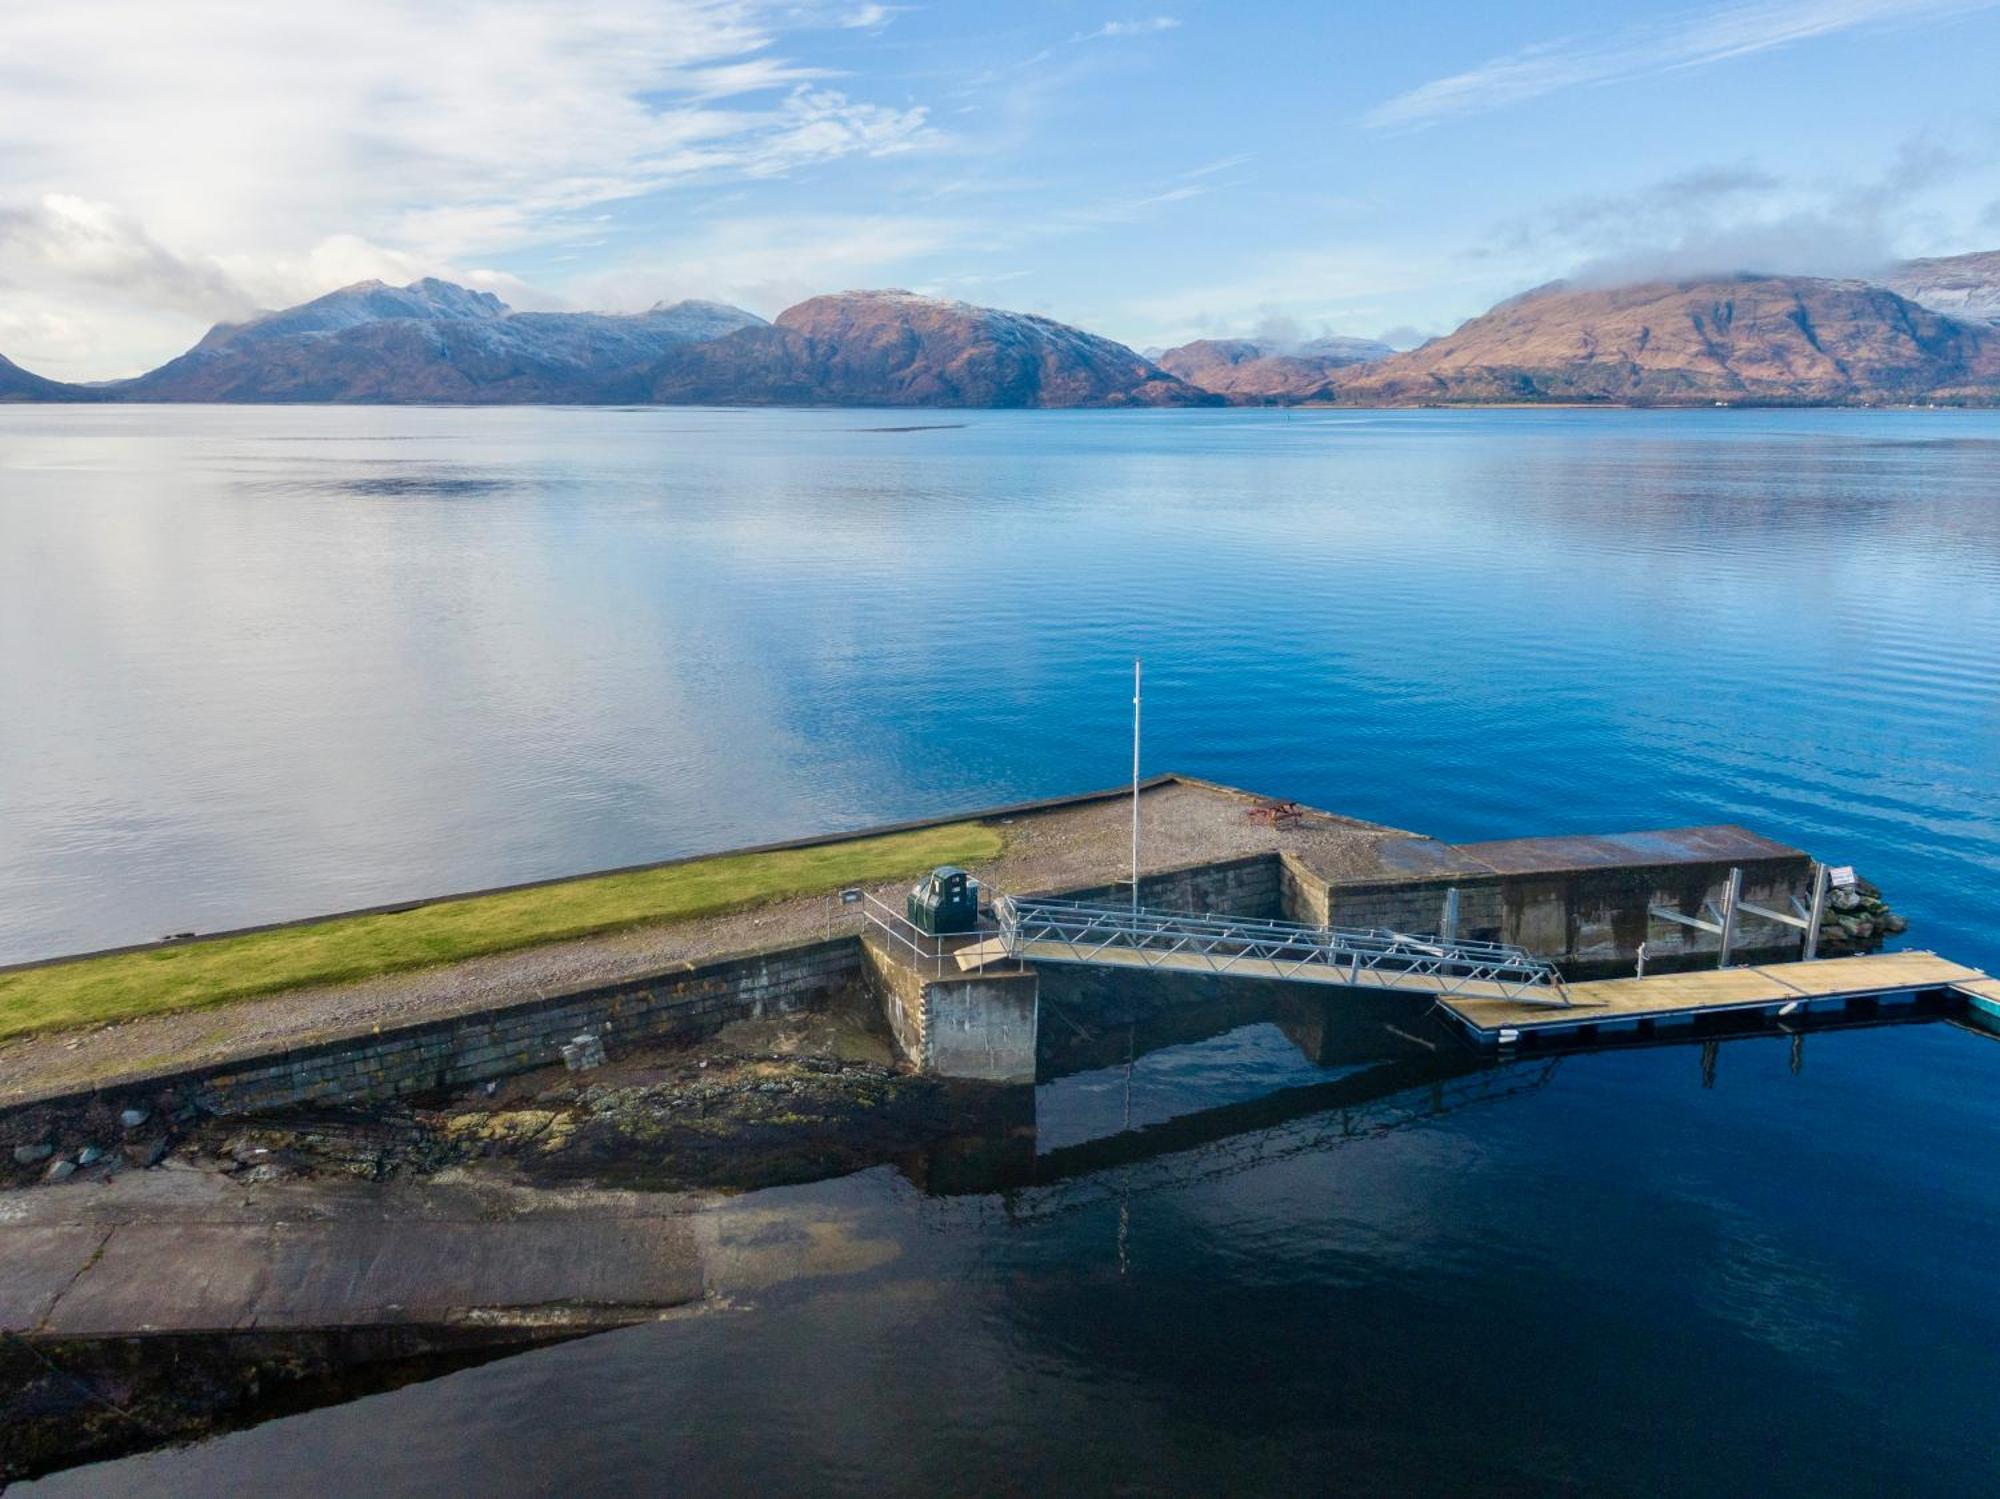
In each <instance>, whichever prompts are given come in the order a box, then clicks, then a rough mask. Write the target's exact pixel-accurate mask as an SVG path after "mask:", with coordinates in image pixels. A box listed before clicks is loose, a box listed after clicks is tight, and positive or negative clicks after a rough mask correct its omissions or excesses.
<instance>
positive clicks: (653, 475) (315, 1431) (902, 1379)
mask: <svg viewBox="0 0 2000 1499" xmlns="http://www.w3.org/2000/svg"><path fill="white" fill-rule="evenodd" d="M953 420H954V421H956V420H959V418H958V417H956V416H954V418H953ZM963 420H964V422H965V425H964V426H962V427H953V428H944V429H939V430H927V431H880V430H869V429H871V428H883V427H890V426H895V425H901V424H902V421H901V419H899V418H898V417H896V416H893V415H882V414H877V413H856V412H816V413H725V412H705V411H658V410H648V411H630V412H626V411H393V410H391V411H383V410H296V411H287V410H176V411H159V410H144V409H119V410H92V409H88V408H75V409H52V410H38V409H30V408H12V409H0V641H4V653H0V959H8V958H25V957H31V956H38V955H43V954H47V953H51V952H56V951H62V950H70V949H77V948H84V947H91V946H99V945H104V944H108V943H114V942H126V941H135V940H147V939H150V938H152V937H154V936H157V935H159V934H160V933H162V932H168V931H180V930H188V929H196V930H210V929H215V928H219V927H223V926H229V925H240V924H244V923H247V922H252V921H259V920H269V919H275V918H280V917H286V916H294V915H302V914H307V913H311V912H314V911H319V910H324V909H329V908H336V907H343V906H354V905H360V904H366V903H369V902H374V901H384V900H390V899H395V898H399V897H407V896H413V895H420V894H426V893H432V892H436V891H440V890H447V889H453V888H466V887H472V886H480V885H488V884H493V883H498V882H502V881H508V880H518V879H528V878H533V877H536V876H542V875H553V874H560V873H564V872H568V871H573V870H582V869H588V868H592V867H597V866H603V865H607V864H618V863H629V862H633V861H637V860H643V859H649V858H657V857H663V856H667V855H672V854H678V853H686V852H693V851H697V850H702V849H708V848H715V847H723V846H727V845H731V844H737V843H743V842H750V841H755V840H759V839H767V838H776V837H784V836H791V835H796V834H799V833H804V832H808V831H816V830H820V829H828V828H838V827H851V826H859V825H864V824H867V823H871V822H876V821H881V820H885V819H889V818H895V817H904V816H912V815H917V814H921V813H926V812H934V811H946V810H950V809H953V808H958V807H963V806H967V805H978V804H984V803H991V802H996V801H1002V800H1007V799H1012V798H1017V797H1024V796H1030V795H1036V794H1043V793H1056V792H1063V791H1070V790H1076V789H1080V788H1083V787H1091V786H1098V785H1105V784H1111V783H1115V782H1117V781H1118V780H1119V779H1120V778H1121V777H1122V776H1123V775H1124V774H1125V773H1126V769H1127V759H1126V757H1127V755H1128V753H1129V748H1128V744H1127V741H1126V739H1125V733H1126V713H1127V711H1128V709H1127V697H1128V695H1129V688H1128V684H1127V678H1126V674H1127V673H1128V672H1129V669H1130V660H1131V657H1132V656H1133V655H1134V654H1142V655H1144V657H1145V658H1146V661H1147V668H1148V688H1149V696H1148V722H1147V732H1148V746H1147V756H1146V759H1147V764H1148V768H1149V769H1153V770H1162V769H1168V768H1173V769H1181V770H1186V771H1190V772H1193V773H1197V774H1201V775H1206V776H1211V777H1214V778H1216V779H1220V780H1224V781H1229V782H1233V783H1237V784H1243V785H1248V786H1252V787H1255V788H1258V789H1261V790H1266V791H1270V792H1274V793H1280V794H1284V795H1289V796H1294V797H1297V798H1299V799H1301V800H1304V801H1308V802H1313V803H1316V804H1319V805H1321V806H1326V807H1331V808H1334V809H1337V810H1340V811H1345V812H1350V813H1354V814H1358V815H1360V816H1363V817H1368V818H1373V819H1377V820H1380V821H1384V822H1389V823H1393V824H1396V825H1399V826H1403V827H1409V828H1415V829H1420V830H1422V831H1425V832H1430V833H1435V834H1438V835H1441V836H1444V837H1447V838H1458V839H1466V838H1487V837H1500V836H1508V835H1515V834H1531V833H1554V832H1593V831H1610V830H1620V829H1633V828H1644V827H1657V826H1664V825H1672V824H1677V823H1690V822H1717V821H1735V822H1742V823H1745V824H1747V825H1749V826H1751V827H1754V828H1756V829H1758V830H1759V831H1762V832H1765V833H1768V834H1770V835H1772V836H1774V837H1778V838H1780V839H1784V840H1787V841H1790V842H1795V843H1798V844H1800V845H1802V846H1804V847H1806V848H1809V849H1811V850H1813V851H1814V852H1816V853H1819V854H1822V855H1824V856H1825V857H1827V858H1829V859H1831V860H1833V861H1834V862H1840V863H1854V864H1856V865H1858V866H1859V867H1860V868H1861V869H1862V871H1863V872H1864V873H1866V874H1868V875H1870V876H1871V877H1873V878H1874V879H1876V880H1877V881H1879V882H1880V883H1881V884H1882V885H1883V886H1885V887H1886V889H1887V890H1888V893H1889V895H1890V897H1891V899H1892V901H1893V903H1894V904H1895V905H1896V906H1897V908H1898V909H1900V910H1902V911H1904V912H1905V913H1906V914H1907V915H1908V916H1909V917H1910V918H1911V920H1912V923H1913V931H1912V934H1911V936H1910V938H1909V939H1908V940H1909V941H1910V942H1912V943H1916V944H1919V945H1923V946H1927V947H1934V948H1937V949H1939V950H1940V951H1943V952H1945V953H1947V954H1949V955H1951V956H1954V957H1958V958H1961V959H1963V960H1965V961H1969V962H1974V963H1981V964H1984V965H1987V966H1989V967H1991V966H1994V965H1995V964H2000V938H1996V935H1995V926H1996V920H2000V875H1996V868H2000V680H1996V678H2000V415H1994V414H1963V413H1922V412H1907V413H1833V412H1784V413H1751V412H1735V411H1726V412H1689V413H1671V414H1669V413H1611V412H1576V413H1564V412H1493V413H1432V412H1402V413H1316V414H1298V415H1294V416H1293V417H1291V418H1290V419H1287V418H1286V417H1285V416H1284V415H1283V414H1266V413H1259V412H1225V413H1158V414H1102V415H1099V414H1069V413H1063V414H998V413H973V414H968V415H966V416H965V417H964V418H963ZM1457 1060H1458V1061H1460V1062H1462V1059H1457ZM1352 1072H1353V1068H1352V1066H1351V1065H1350V1064H1349V1063H1347V1062H1343V1061H1342V1060H1341V1059H1340V1058H1338V1057H1331V1058H1330V1057H1328V1056H1326V1055H1323V1054H1321V1055H1315V1054H1313V1053H1312V1052H1311V1049H1310V1048H1308V1047H1304V1046H1302V1045H1301V1044H1300V1043H1298V1042H1297V1039H1296V1037H1295V1036H1292V1035H1290V1034H1288V1033H1287V1032H1286V1031H1284V1030H1283V1028H1281V1027H1279V1026H1276V1025H1274V1024H1272V1023H1269V1022H1258V1021H1254V1020H1253V1021H1249V1022H1247V1023H1245V1024H1242V1025H1237V1026H1234V1027H1231V1028H1228V1029H1224V1030H1222V1031H1221V1033H1219V1034H1218V1035H1215V1036H1213V1037H1211V1038H1209V1039H1207V1040H1205V1041H1195V1042H1189V1043H1185V1044H1179V1045H1174V1046H1168V1047H1165V1048H1164V1049H1162V1050H1159V1051H1155V1052H1152V1053H1150V1054H1147V1055H1144V1056H1141V1057H1139V1058H1138V1059H1137V1060H1136V1061H1135V1062H1134V1064H1133V1067H1132V1069H1131V1072H1130V1075H1129V1076H1128V1075H1127V1072H1126V1070H1125V1069H1124V1068H1122V1067H1112V1068H1108V1069H1099V1070H1097V1071H1095V1072H1092V1071H1089V1070H1086V1071H1084V1072H1082V1073H1078V1074H1074V1075H1072V1076H1069V1077H1066V1078H1063V1079H1060V1080H1057V1081H1052V1082H1049V1083H1047V1084H1045V1085H1044V1087H1043V1088H1042V1089H1040V1090H1039V1092H1040V1095H1041V1096H1040V1098H1039V1100H1038V1143H1039V1146H1040V1148H1041V1149H1042V1151H1043V1152H1044V1153H1045V1157H1044V1159H1045V1162H1047V1161H1052V1162H1055V1163H1057V1164H1056V1165H1055V1166H1053V1167H1051V1168H1050V1169H1051V1170H1052V1171H1054V1172H1055V1175H1056V1177H1057V1178H1058V1179H1057V1180H1055V1181H1053V1182H1051V1183H1049V1184H1046V1185H1038V1186H1036V1187H1034V1188H1032V1189H1029V1190H1025V1191H1021V1192H1014V1193H1009V1194H1005V1195H1003V1194H999V1193H994V1192H978V1191H969V1192H966V1193H963V1194H961V1195H956V1196H935V1195H931V1196H927V1195H924V1194H922V1193H920V1192H919V1191H918V1190H917V1189H916V1188H914V1187H913V1186H911V1185H910V1181H909V1179H908V1178H907V1177H906V1176H904V1175H902V1174H898V1173H896V1172H892V1171H888V1170H886V1169H885V1170H882V1171H878V1172H871V1173H867V1174H864V1175H862V1176H858V1177H854V1178H850V1179H848V1180H845V1181H841V1182H835V1183H827V1184H822V1185H819V1186H815V1187H805V1188H798V1189H791V1190H788V1191H786V1192H783V1193H778V1194H770V1201H771V1203H772V1204H773V1205H774V1206H780V1207H783V1208H785V1209H786V1210H787V1211H788V1212H792V1213H796V1214H797V1215H799V1216H800V1217H802V1218H806V1217H812V1216H815V1215H824V1214H836V1215H841V1216H842V1217H843V1218H844V1219H845V1220H851V1221H852V1222H853V1223H854V1224H858V1225H859V1226H860V1227H859V1230H858V1231H859V1232H861V1233H862V1235H863V1237H864V1238H866V1239H867V1241H868V1242H870V1243H871V1244H874V1245H875V1246H876V1249H877V1252H875V1253H874V1254H872V1255H870V1256H868V1257H867V1258H868V1259H869V1261H870V1263H872V1264H873V1265H874V1268H871V1269H867V1270H865V1271H860V1272H857V1273H855V1274H852V1275H848V1276H842V1277H833V1278H826V1279H818V1280H813V1281H810V1282H802V1283H799V1284H796V1285H791V1286H777V1287H773V1288H770V1289H769V1290H767V1291H765V1292H763V1293H762V1294H760V1295H757V1296H755V1297H751V1298H747V1299H746V1306H745V1309H743V1310H741V1311H739V1312H735V1313H731V1314H726V1315H716V1316H711V1317H706V1318H702V1319H697V1320H694V1321H686V1322H678V1323H672V1324H667V1325H662V1326H657V1327H649V1328H642V1329H635V1330H632V1331H629V1332H624V1333H619V1334H615V1335H612V1336H608V1337H603V1338H597V1339H591V1340H587V1341H584V1342H579V1343H574V1344H570V1345H566V1346H563V1347H560V1348H555V1349H551V1350H547V1351H544V1352H540V1353H536V1354H532V1355H526V1356H523V1357H519V1358H514V1359H509V1360H505V1361H502V1362H499V1363H495V1364H491V1365H488V1366H485V1367H482V1368H479V1369H475V1370H470V1371H466V1372H463V1373H459V1374H454V1375H452V1376H449V1377H447V1378H444V1379H440V1380H436V1381H433V1382H431V1383H428V1384H424V1385H418V1386H413V1387H410V1388H407V1389H404V1390H401V1391H398V1392H395V1393H393V1394H387V1395H381V1396H376V1397H373V1398H370V1399H367V1400H363V1401H360V1402H356V1403H353V1404H350V1405H345V1406H340V1407H335V1408H330V1409H325V1410H320V1411H316V1412H313V1413H310V1414H306V1415H302V1416H295V1417H290V1418H287V1419H284V1420H280V1421H274V1422H271V1423H268V1424H266V1425H264V1426H261V1427H257V1428H255V1429H253V1430H250V1431H247V1432H243V1433H239V1434H237V1435H234V1436H229V1437H224V1438H220V1439H217V1440H215V1441H212V1442H209V1443H207V1444H204V1445H202V1446H199V1447H195V1448H191V1449H186V1450H181V1451H173V1452H165V1453H157V1454H153V1455H151V1456H147V1457H141V1458H136V1459H130V1460H127V1461H124V1462H121V1463H113V1464H106V1465H101V1466H98V1467H95V1468H89V1469H81V1470H77V1471H75V1472H73V1473H70V1474H67V1475H62V1476H60V1477H58V1478H55V1479H51V1480H48V1481H46V1484H45V1487H46V1489H47V1491H48V1492H52V1493H106V1494H108V1493H130V1494H148V1495H163V1494H182V1493H186V1494H212V1493H217V1492H244V1493H312V1494H316V1495H326V1494H335V1493H370V1494H381V1495H418V1494H468V1495H470V1494H480V1495H514V1494H520V1495H529V1494H572V1495H582V1494H618V1493H628V1492H649V1491H678V1492H729V1491H748V1490H753V1489H761V1490H763V1491H767V1492H805V1491H822V1492H842V1493H855V1494H860V1493H871V1494H872V1493H880V1492H892V1493H913V1494H914V1493H936V1492H946V1491H958V1490H964V1491H981V1492H993V1493H1001V1492H1027V1491H1035V1490H1043V1491H1048V1492H1093V1493H1121V1492H1151V1491H1176V1492H1190V1493H1195V1492H1205V1493H1212V1492H1217V1491H1231V1490H1233V1491H1264V1492H1271V1491H1284V1492H1299V1491H1322V1490H1329V1489H1338V1490H1340V1491H1344V1492H1354V1493H1404V1492H1426V1493H1439V1492H1454V1493H1474V1494H1542V1493H1551V1492H1560V1493H1569V1492H1574V1493H1607V1494H1629V1493H1659V1492H1692V1493H1701V1492H1728V1493H1754V1492H1782V1493H1796V1494H1855V1495H1859V1494H1876V1493H1884V1492H1899V1493H1912V1494H1915V1493H1924V1494H1939V1495H1945V1494H1966V1493H1974V1492H1992V1491H1994V1490H1995V1489H1996V1488H2000V1457H1996V1450H2000V1444H1996V1443H1995V1441H1994V1439H1993V1437H1992V1434H1991V1430H1990V1426H1991V1415H1992V1412H1991V1399H1992V1395H1991V1392H1992V1390H1993V1387H1994V1384H1995V1374H1996V1372H2000V1353H1996V1350H2000V1302H1996V1300H1995V1298H1994V1297H1993V1295H1992V1287H1991V1281H1990V1264H1991V1260H1992V1256H1993V1251H1994V1246H1995V1244H1996V1243H2000V1166H1996V1162H2000V1045H1996V1044H1995V1042H1994V1041H1993V1040H1991V1039H1987V1038H1984V1037H1981V1036H1979V1035H1976V1034H1974V1033H1971V1032H1968V1031H1966V1030H1963V1029H1960V1028H1957V1027H1955V1026H1952V1025H1949V1024H1943V1023H1932V1024H1923V1025H1910V1026H1901V1027H1890V1028H1881V1029H1871V1030H1864V1031H1852V1032H1843V1033H1839V1034H1820V1035H1814V1036H1812V1037H1810V1038H1808V1039H1807V1041H1806V1042H1805V1044H1804V1046H1803V1048H1802V1049H1801V1050H1799V1051H1796V1052H1795V1051H1794V1049H1793V1048H1792V1046H1791V1044H1790V1043H1789V1042H1788V1041H1786V1040H1785V1039H1783V1038H1753V1039H1746V1040H1739V1041H1731V1042H1727V1043H1724V1044H1723V1045H1721V1046H1720V1047H1719V1048H1712V1049H1710V1050H1708V1051H1707V1052H1704V1051H1703V1049H1702V1048H1701V1047H1699V1046H1689V1047H1661V1048H1652V1049H1645V1050H1632V1051H1621V1052H1614V1053H1605V1054H1599V1055H1591V1056H1576V1057H1570V1058H1567V1059H1564V1060H1563V1061H1561V1062H1560V1063H1559V1064H1557V1065H1556V1066H1554V1067H1553V1068H1549V1067H1545V1066H1541V1065H1539V1064H1538V1065H1536V1066H1533V1067H1528V1068H1516V1069H1512V1070H1510V1071H1508V1072H1506V1073H1504V1074H1503V1073H1492V1072H1483V1073H1475V1074H1472V1075H1470V1076H1469V1077H1468V1076H1461V1075H1459V1069H1458V1068H1457V1067H1456V1065H1455V1064H1454V1065H1447V1066H1444V1067H1443V1068H1442V1070H1441V1071H1440V1074H1439V1076H1438V1077H1437V1078H1435V1079H1429V1080H1426V1079H1422V1078H1419V1079H1416V1080H1413V1081H1412V1080H1405V1081H1406V1082H1407V1083H1408V1085H1407V1086H1406V1087H1403V1088H1402V1089H1401V1091H1392V1092H1391V1093H1389V1094H1387V1095H1386V1096H1384V1097H1382V1098H1380V1099H1374V1100H1369V1101H1363V1102H1360V1103H1357V1102H1356V1101H1355V1099H1354V1098H1353V1097H1351V1096H1350V1094H1351V1093H1352V1092H1353V1090H1354V1088H1355V1087H1357V1086H1359V1087H1361V1091H1362V1092H1363V1093H1365V1092H1367V1091H1368V1090H1367V1088H1366V1087H1365V1086H1362V1085H1356V1084H1352V1083H1351V1074H1352ZM1315 1090H1319V1091H1315ZM1128 1101H1129V1106H1130V1108H1131V1113H1130V1114H1129V1116H1128V1114H1127V1112H1126V1110H1127V1107H1128ZM1336 1105H1337V1106H1336ZM1128 1117H1129V1118H1130V1120H1131V1123H1132V1125H1133V1127H1135V1128H1139V1127H1145V1126H1152V1127H1153V1130H1154V1131H1158V1130H1161V1129H1167V1130H1170V1131H1178V1132H1177V1133H1172V1134H1171V1135H1169V1136H1159V1135H1156V1134H1148V1135H1146V1136H1143V1137H1140V1138H1141V1139H1142V1140H1147V1141H1155V1142H1156V1145H1155V1144H1149V1145H1147V1146H1146V1148H1144V1149H1134V1150H1126V1149H1122V1148H1121V1147H1119V1146H1118V1143H1117V1142H1118V1140H1119V1139H1120V1138H1121V1135H1120V1132H1121V1131H1123V1130H1124V1129H1125V1121H1126V1119H1127V1118H1128ZM1216 1121H1219V1123H1216ZM1211 1124H1213V1126H1214V1127H1210V1126H1211ZM1107 1140H1108V1142H1109V1143H1107Z"/></svg>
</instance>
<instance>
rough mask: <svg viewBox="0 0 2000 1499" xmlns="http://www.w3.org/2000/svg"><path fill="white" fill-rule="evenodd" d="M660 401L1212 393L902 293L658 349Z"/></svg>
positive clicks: (1136, 399) (992, 402)
mask: <svg viewBox="0 0 2000 1499" xmlns="http://www.w3.org/2000/svg"><path fill="white" fill-rule="evenodd" d="M652 396H653V399H654V400H656V401H661V402H667V403H682V402H695V403H715V404H723V405H818V406H1188V405H1204V404H1212V403H1214V401H1215V399H1216V398H1215V397H1213V396H1211V395H1208V394H1207V393H1205V392H1203V391H1199V390H1196V389H1195V388H1194V387H1192V386H1190V385H1186V384H1184V383H1183V382H1181V381H1179V380H1177V379H1175V378H1174V377H1173V376H1172V375H1170V374H1168V373H1166V372H1165V371H1163V370H1161V369H1160V368H1159V367H1158V366H1156V365H1154V364H1153V363H1151V362H1150V361H1148V360H1146V359H1143V358H1141V357H1140V356H1139V355H1137V354H1135V353H1133V352H1132V351H1131V350H1130V349H1128V348H1126V347H1125V346H1124V345H1123V344H1119V343H1113V342H1112V341H1111V340H1110V339H1107V338H1099V337H1097V336H1096V335H1095V334H1090V333H1085V332H1083V331H1081V330H1080V329H1077V328H1072V327H1070V326H1068V325H1067V324H1065V323H1058V322H1055V321H1053V320H1051V319H1049V318H1042V317H1034V316H1031V315H1029V314H1027V313H1020V312H1003V311H1000V310H998V309H996V308H991V307H974V306H971V305H970V304H968V303H964V302H951V301H944V300H941V299H939V298H936V297H922V296H917V295H915V294H914V293H911V292H906V291H855V292H842V293H839V294H837V295H833V296H825V297H814V298H812V299H811V300H810V301H806V302H801V303H800V304H799V305H798V306H796V307H792V308H788V309H787V310H786V311H784V312H781V313H779V314H778V317H777V319H776V321H775V322H773V323H772V324H771V325H770V326H768V327H762V328H748V329H743V330H741V331H739V332H736V333H732V334H730V335H728V336H727V337H724V338H718V339H714V340H711V341H709V342H706V343H702V344H698V345H689V346H687V347H684V348H680V349H676V350H674V351H672V352H671V353H669V354H668V355H667V357H666V358H665V359H664V360H663V361H662V363H661V366H660V368H659V370H658V371H657V373H656V376H655V379H654V382H653V388H652Z"/></svg>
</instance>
